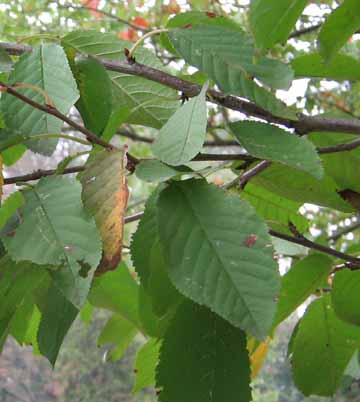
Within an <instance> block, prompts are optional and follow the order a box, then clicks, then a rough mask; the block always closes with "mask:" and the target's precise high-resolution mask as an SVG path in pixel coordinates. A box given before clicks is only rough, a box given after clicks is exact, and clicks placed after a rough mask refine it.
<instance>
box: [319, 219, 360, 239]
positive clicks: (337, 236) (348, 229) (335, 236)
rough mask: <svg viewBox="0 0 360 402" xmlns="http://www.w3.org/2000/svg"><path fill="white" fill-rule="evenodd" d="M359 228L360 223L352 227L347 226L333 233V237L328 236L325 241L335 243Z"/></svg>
mask: <svg viewBox="0 0 360 402" xmlns="http://www.w3.org/2000/svg"><path fill="white" fill-rule="evenodd" d="M359 228H360V222H355V223H354V224H353V225H350V226H347V227H345V228H343V229H341V230H339V231H338V232H336V233H334V234H333V235H331V236H329V237H328V238H327V240H329V241H337V240H338V239H340V237H342V236H344V235H346V234H348V233H350V232H353V231H354V230H356V229H359Z"/></svg>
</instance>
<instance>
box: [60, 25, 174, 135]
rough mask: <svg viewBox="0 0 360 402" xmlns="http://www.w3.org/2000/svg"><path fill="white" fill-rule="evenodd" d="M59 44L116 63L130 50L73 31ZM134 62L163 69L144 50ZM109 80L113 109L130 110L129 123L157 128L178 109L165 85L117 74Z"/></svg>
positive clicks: (106, 39)
mask: <svg viewBox="0 0 360 402" xmlns="http://www.w3.org/2000/svg"><path fill="white" fill-rule="evenodd" d="M62 43H63V44H64V45H65V46H67V47H71V48H73V49H75V50H76V51H77V52H80V53H83V54H91V55H94V56H98V57H101V58H111V59H115V60H125V56H124V49H125V48H130V47H131V42H127V41H123V40H120V39H118V38H116V37H115V36H114V35H112V34H102V33H100V32H96V31H74V32H72V33H70V34H68V35H66V36H65V37H64V38H63V40H62ZM136 60H137V61H138V62H139V63H142V64H146V65H149V66H151V67H154V68H158V69H162V68H163V67H162V65H161V63H160V62H159V60H158V59H157V58H156V57H155V56H154V55H153V53H152V52H151V51H150V50H148V49H145V48H140V49H138V50H137V52H136ZM110 78H111V81H112V83H113V96H114V99H113V103H114V107H115V108H120V107H127V108H129V109H130V110H131V113H130V115H129V116H128V118H127V121H128V122H129V123H134V124H142V125H145V126H150V127H155V128H160V127H161V126H162V125H163V124H164V123H165V122H166V121H167V120H168V118H169V117H170V116H171V115H172V114H173V113H174V112H175V110H176V109H177V107H178V106H179V101H178V100H177V92H176V91H175V90H173V89H171V88H168V87H166V86H164V85H161V84H158V83H156V82H153V81H149V80H146V79H144V78H141V77H135V76H133V75H130V74H124V73H117V72H111V73H110Z"/></svg>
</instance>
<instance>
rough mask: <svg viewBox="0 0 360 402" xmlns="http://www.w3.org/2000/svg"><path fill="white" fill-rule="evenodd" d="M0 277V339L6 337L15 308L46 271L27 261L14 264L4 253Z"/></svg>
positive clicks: (31, 290)
mask: <svg viewBox="0 0 360 402" xmlns="http://www.w3.org/2000/svg"><path fill="white" fill-rule="evenodd" d="M0 278H1V280H0V300H1V304H0V339H2V338H3V337H6V335H7V333H8V331H9V329H10V324H11V320H12V319H13V317H14V315H15V314H16V312H17V310H18V309H19V308H21V306H22V305H23V303H24V300H25V299H26V298H27V297H28V296H31V295H32V294H33V292H34V291H35V290H36V289H37V288H38V287H39V286H41V284H42V283H43V282H44V281H45V280H46V278H47V273H46V271H45V270H44V269H40V268H39V267H38V266H36V265H34V264H31V263H29V262H21V263H18V264H16V263H14V262H13V261H12V260H11V259H10V257H9V256H8V255H6V256H4V257H2V258H1V260H0Z"/></svg>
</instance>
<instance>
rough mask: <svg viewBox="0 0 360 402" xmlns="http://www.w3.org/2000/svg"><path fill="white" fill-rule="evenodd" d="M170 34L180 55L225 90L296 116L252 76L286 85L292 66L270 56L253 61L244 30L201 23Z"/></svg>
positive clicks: (265, 106)
mask: <svg viewBox="0 0 360 402" xmlns="http://www.w3.org/2000/svg"><path fill="white" fill-rule="evenodd" d="M169 36H170V38H171V41H172V43H173V45H174V46H175V48H176V50H177V51H178V52H179V53H180V54H181V56H182V57H183V58H184V59H185V60H186V61H187V62H188V63H189V64H192V65H193V66H195V67H197V68H199V69H200V70H201V71H204V72H205V73H207V74H208V76H209V77H210V78H212V79H213V80H214V81H215V82H216V83H217V84H218V85H219V86H220V88H221V89H222V90H224V91H225V92H229V93H233V94H235V95H240V96H242V97H245V98H247V99H249V100H251V101H253V102H255V103H256V104H258V105H259V106H261V107H263V108H264V109H266V110H269V111H271V112H272V113H273V114H275V115H279V116H284V117H285V116H286V117H291V118H296V116H295V113H294V112H292V111H291V110H290V109H288V108H287V107H286V106H285V104H283V103H282V102H281V101H279V100H278V99H277V98H276V97H275V96H274V95H272V94H271V93H270V92H268V91H266V90H265V89H264V88H262V87H260V86H259V85H257V84H256V83H255V82H254V81H253V80H252V77H253V76H256V77H257V78H259V79H261V80H262V81H263V82H266V83H267V84H271V85H272V86H274V87H283V86H284V87H285V86H288V85H289V83H290V82H291V80H292V72H291V70H290V69H289V68H288V67H287V66H285V68H286V71H284V68H281V67H280V66H279V65H277V63H274V61H273V60H271V59H265V60H264V61H261V60H260V61H258V63H254V56H255V54H254V48H253V45H252V42H251V40H250V39H249V38H248V37H246V36H245V34H243V33H241V32H236V31H232V30H227V29H224V28H221V27H216V26H202V25H199V26H195V27H193V28H191V29H175V30H173V31H170V32H169ZM287 71H289V72H290V73H289V72H287ZM284 79H285V80H286V85H284Z"/></svg>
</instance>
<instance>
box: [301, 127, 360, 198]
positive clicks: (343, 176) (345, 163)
mask: <svg viewBox="0 0 360 402" xmlns="http://www.w3.org/2000/svg"><path fill="white" fill-rule="evenodd" d="M308 137H309V139H310V140H311V141H312V142H313V143H314V144H315V145H316V146H318V147H327V146H332V145H337V144H343V143H348V142H350V141H353V140H356V139H357V138H358V137H357V136H354V135H349V134H346V133H331V132H321V133H316V132H314V133H310V135H309V136H308ZM320 157H321V160H322V164H323V166H324V170H325V173H326V174H327V175H329V176H331V178H332V179H333V180H334V181H335V182H336V184H337V187H338V189H339V190H345V189H352V190H353V191H358V192H360V182H359V176H358V174H357V170H356V169H354V166H357V165H358V164H359V163H360V149H359V148H358V149H354V150H352V151H344V152H335V153H331V154H322V155H320Z"/></svg>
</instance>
